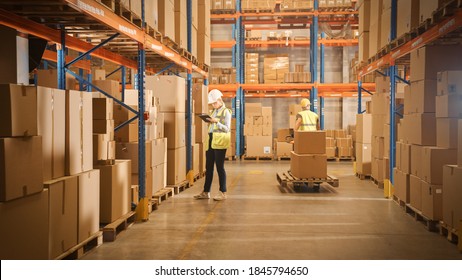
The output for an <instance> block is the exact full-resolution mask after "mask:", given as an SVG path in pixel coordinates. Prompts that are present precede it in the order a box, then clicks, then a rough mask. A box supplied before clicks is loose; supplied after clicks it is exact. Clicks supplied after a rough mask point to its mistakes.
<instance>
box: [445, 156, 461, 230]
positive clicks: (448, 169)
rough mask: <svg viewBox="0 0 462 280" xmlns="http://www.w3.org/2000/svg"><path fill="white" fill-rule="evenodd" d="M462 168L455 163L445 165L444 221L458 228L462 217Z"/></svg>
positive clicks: (451, 226)
mask: <svg viewBox="0 0 462 280" xmlns="http://www.w3.org/2000/svg"><path fill="white" fill-rule="evenodd" d="M460 182H462V168H461V167H457V166H455V165H445V166H444V167H443V203H444V205H443V222H444V223H445V224H446V225H447V226H448V227H449V228H455V229H457V228H458V227H459V224H460V220H461V219H462V204H461V203H460V201H461V199H462V188H461V187H460Z"/></svg>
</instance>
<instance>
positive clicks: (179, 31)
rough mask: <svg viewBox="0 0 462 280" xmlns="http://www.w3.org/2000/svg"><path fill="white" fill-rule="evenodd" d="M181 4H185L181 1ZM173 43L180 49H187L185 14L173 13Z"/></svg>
mask: <svg viewBox="0 0 462 280" xmlns="http://www.w3.org/2000/svg"><path fill="white" fill-rule="evenodd" d="M182 3H186V2H185V1H182ZM174 17H175V42H176V43H177V44H178V45H179V47H180V48H187V47H188V46H187V45H188V30H187V22H188V20H187V19H186V14H185V13H181V12H175V13H174Z"/></svg>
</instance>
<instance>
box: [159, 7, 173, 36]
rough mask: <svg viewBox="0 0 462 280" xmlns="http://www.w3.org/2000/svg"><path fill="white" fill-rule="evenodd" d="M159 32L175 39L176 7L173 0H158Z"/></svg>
mask: <svg viewBox="0 0 462 280" xmlns="http://www.w3.org/2000/svg"><path fill="white" fill-rule="evenodd" d="M157 9H158V10H157V11H158V14H157V15H158V26H159V32H160V33H162V34H163V35H164V36H166V37H169V38H170V39H171V40H173V41H175V7H174V3H173V1H170V0H159V1H157Z"/></svg>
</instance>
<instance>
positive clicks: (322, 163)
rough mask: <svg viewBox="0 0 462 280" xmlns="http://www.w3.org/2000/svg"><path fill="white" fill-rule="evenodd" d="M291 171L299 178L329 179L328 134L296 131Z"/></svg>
mask: <svg viewBox="0 0 462 280" xmlns="http://www.w3.org/2000/svg"><path fill="white" fill-rule="evenodd" d="M294 136H295V137H294V150H293V151H292V152H291V157H290V171H291V173H292V175H293V176H295V177H297V178H320V179H325V178H327V157H326V133H325V132H324V131H295V133H294Z"/></svg>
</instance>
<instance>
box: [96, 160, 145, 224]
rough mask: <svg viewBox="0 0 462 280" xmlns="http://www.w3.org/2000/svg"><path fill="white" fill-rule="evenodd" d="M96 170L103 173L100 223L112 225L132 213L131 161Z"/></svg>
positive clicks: (100, 167)
mask: <svg viewBox="0 0 462 280" xmlns="http://www.w3.org/2000/svg"><path fill="white" fill-rule="evenodd" d="M95 168H96V169H99V171H100V172H101V173H100V174H101V175H100V176H101V179H100V186H101V194H100V222H101V223H112V222H113V221H115V220H117V219H118V218H120V217H122V216H123V215H125V214H127V213H128V212H129V211H130V200H131V199H130V188H131V185H132V180H131V173H132V170H131V164H130V161H129V160H116V162H115V164H114V165H97V166H95ZM134 183H137V182H134Z"/></svg>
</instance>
